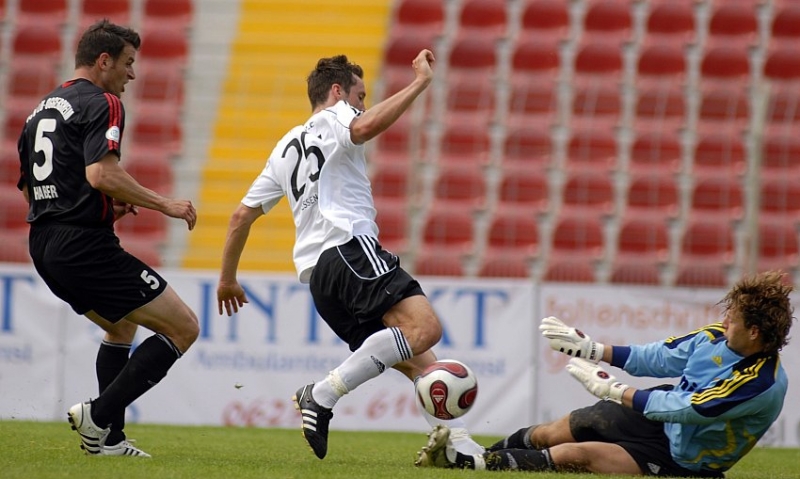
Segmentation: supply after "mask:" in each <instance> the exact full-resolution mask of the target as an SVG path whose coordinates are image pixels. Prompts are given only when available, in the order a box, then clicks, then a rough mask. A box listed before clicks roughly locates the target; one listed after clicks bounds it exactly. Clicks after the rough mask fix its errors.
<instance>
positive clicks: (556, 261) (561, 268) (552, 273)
mask: <svg viewBox="0 0 800 479" xmlns="http://www.w3.org/2000/svg"><path fill="white" fill-rule="evenodd" d="M595 278H596V276H595V265H594V261H593V260H591V259H589V258H584V257H577V258H575V257H565V256H551V257H550V258H549V260H548V262H547V267H546V268H545V273H544V278H543V279H544V281H548V282H554V283H594V282H595Z"/></svg>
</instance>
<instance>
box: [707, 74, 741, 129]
mask: <svg viewBox="0 0 800 479" xmlns="http://www.w3.org/2000/svg"><path fill="white" fill-rule="evenodd" d="M698 116H699V118H698V121H699V122H701V123H709V122H714V124H716V125H723V126H731V127H732V128H733V129H734V130H738V131H741V130H744V129H745V128H746V127H747V125H748V122H749V121H750V98H749V94H748V92H747V88H746V86H743V85H741V84H737V83H733V82H731V83H729V82H723V83H718V82H716V81H706V82H704V85H703V86H702V89H701V92H700V111H699V115H698Z"/></svg>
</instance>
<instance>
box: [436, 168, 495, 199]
mask: <svg viewBox="0 0 800 479" xmlns="http://www.w3.org/2000/svg"><path fill="white" fill-rule="evenodd" d="M433 201H434V204H436V205H438V206H440V207H447V208H464V209H475V210H478V209H483V208H485V207H486V178H485V177H484V174H483V171H482V170H480V169H475V168H465V167H458V166H454V167H449V168H445V169H443V170H440V171H439V174H438V176H437V178H436V181H435V182H434V185H433Z"/></svg>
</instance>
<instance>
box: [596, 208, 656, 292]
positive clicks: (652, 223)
mask: <svg viewBox="0 0 800 479" xmlns="http://www.w3.org/2000/svg"><path fill="white" fill-rule="evenodd" d="M617 245H618V246H617V256H616V258H614V261H613V263H612V266H611V278H610V281H611V282H612V283H632V284H659V283H660V282H661V273H660V271H661V268H662V267H663V265H665V264H666V262H667V260H668V259H669V231H668V228H667V224H666V221H665V220H664V219H662V218H657V217H650V216H648V217H645V216H638V215H637V216H634V217H626V218H623V220H622V226H621V227H620V231H619V236H618V243H617Z"/></svg>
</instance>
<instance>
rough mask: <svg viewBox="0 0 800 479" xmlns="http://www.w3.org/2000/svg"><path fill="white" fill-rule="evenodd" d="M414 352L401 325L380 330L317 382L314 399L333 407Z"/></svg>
mask: <svg viewBox="0 0 800 479" xmlns="http://www.w3.org/2000/svg"><path fill="white" fill-rule="evenodd" d="M411 356H412V353H411V346H409V344H408V340H406V338H405V336H403V332H402V331H400V328H388V329H384V330H382V331H378V332H377V333H375V334H373V335H372V336H370V337H368V338H367V339H366V341H364V343H363V344H362V345H361V347H360V348H358V349H357V350H356V351H355V352H354V353H353V354H351V355H350V357H348V358H347V359H345V360H344V362H343V363H342V364H340V365H339V367H337V368H336V369H334V370H333V371H331V372H330V373H329V374H328V376H327V377H326V378H325V379H324V380H322V381H320V382H318V383H316V384H315V385H314V389H313V391H312V394H313V395H314V400H316V401H317V403H319V405H320V406H322V407H326V408H329V409H332V408H333V406H334V405H335V404H336V401H338V400H339V398H341V397H342V396H344V395H345V394H347V393H349V392H350V391H352V390H353V389H355V388H357V387H358V386H360V385H362V384H364V383H365V382H367V381H369V380H370V379H372V378H375V377H378V376H379V375H380V374H381V373H383V372H384V371H385V370H387V369H388V368H391V367H392V366H394V365H395V364H397V363H399V362H402V361H405V360H407V359H410V358H411Z"/></svg>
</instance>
